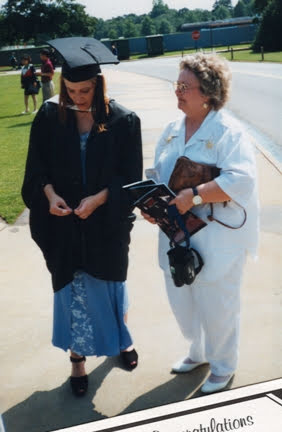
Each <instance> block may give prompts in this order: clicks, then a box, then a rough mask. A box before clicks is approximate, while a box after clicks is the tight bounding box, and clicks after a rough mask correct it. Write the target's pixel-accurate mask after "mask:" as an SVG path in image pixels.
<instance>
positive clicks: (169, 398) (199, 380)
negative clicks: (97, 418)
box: [120, 365, 209, 414]
mask: <svg viewBox="0 0 282 432" xmlns="http://www.w3.org/2000/svg"><path fill="white" fill-rule="evenodd" d="M171 375H172V376H173V378H172V379H171V380H170V381H167V382H166V383H164V384H162V385H160V386H158V387H156V388H154V389H153V390H150V391H149V392H147V393H145V394H143V395H142V396H139V397H138V398H137V399H135V400H134V401H133V402H132V403H131V404H130V405H128V407H126V408H125V410H124V411H123V412H121V413H120V414H128V413H130V412H134V411H140V410H144V409H149V408H154V407H157V406H161V405H166V404H170V403H175V402H181V401H183V400H185V399H193V398H196V397H199V396H203V394H202V392H201V390H200V387H201V386H202V384H203V383H204V381H205V380H206V378H207V377H208V375H209V365H203V366H201V367H199V368H197V369H195V370H193V371H192V372H190V373H184V374H171Z"/></svg>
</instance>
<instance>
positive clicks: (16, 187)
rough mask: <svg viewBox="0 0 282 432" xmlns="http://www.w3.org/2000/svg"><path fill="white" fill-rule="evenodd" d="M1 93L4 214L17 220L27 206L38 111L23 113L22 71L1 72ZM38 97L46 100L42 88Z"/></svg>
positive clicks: (0, 206)
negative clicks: (25, 187) (24, 191)
mask: <svg viewBox="0 0 282 432" xmlns="http://www.w3.org/2000/svg"><path fill="white" fill-rule="evenodd" d="M56 75H58V74H56ZM56 79H57V77H56ZM55 85H56V80H55ZM57 88H58V86H57ZM0 94H1V99H0V216H1V217H2V218H3V219H4V220H5V221H6V222H8V223H13V222H15V220H16V219H17V217H18V216H19V215H20V214H21V212H22V211H23V209H24V203H23V201H22V199H21V194H20V191H21V185H22V181H23V175H24V168H25V160H26V153H27V147H28V140H29V131H30V127H31V123H32V120H33V118H34V115H32V114H27V115H22V114H21V112H22V111H23V110H24V93H23V89H21V87H20V73H19V74H17V75H6V76H0ZM29 99H30V102H29V108H30V110H31V111H32V108H33V103H32V99H31V97H30V98H29ZM37 99H38V106H39V105H40V104H41V103H42V94H41V91H40V93H39V95H38V97H37Z"/></svg>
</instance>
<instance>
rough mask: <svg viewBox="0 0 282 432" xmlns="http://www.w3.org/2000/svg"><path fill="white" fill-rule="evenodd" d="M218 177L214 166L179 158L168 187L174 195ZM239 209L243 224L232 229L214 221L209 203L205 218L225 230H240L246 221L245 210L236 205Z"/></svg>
mask: <svg viewBox="0 0 282 432" xmlns="http://www.w3.org/2000/svg"><path fill="white" fill-rule="evenodd" d="M219 175H220V169H219V168H217V167H215V166H210V165H205V164H201V163H198V162H194V161H192V160H191V159H189V158H188V157H187V156H180V157H179V158H178V159H177V161H176V163H175V166H174V168H173V171H172V173H171V176H170V179H169V182H168V187H169V188H170V189H171V190H172V191H173V192H175V193H176V194H177V193H178V192H179V191H181V190H182V189H186V188H191V187H196V186H198V185H200V184H202V183H207V182H209V181H211V180H213V179H214V178H215V177H218V176H219ZM223 205H224V207H225V206H226V205H227V201H225V202H224V203H223ZM237 205H238V206H239V207H241V208H242V209H243V211H244V220H243V222H242V223H241V224H240V225H239V226H237V227H233V226H231V225H228V224H226V223H224V222H221V221H220V220H218V219H215V218H214V216H213V204H212V203H210V209H211V213H210V215H208V216H207V218H208V220H209V221H215V222H217V223H219V224H221V225H223V226H225V227H227V228H231V229H238V228H241V227H242V226H243V225H244V223H245V222H246V220H247V213H246V210H245V209H244V208H243V207H242V206H240V204H238V203H237Z"/></svg>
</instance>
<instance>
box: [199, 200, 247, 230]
mask: <svg viewBox="0 0 282 432" xmlns="http://www.w3.org/2000/svg"><path fill="white" fill-rule="evenodd" d="M236 204H237V205H238V206H239V207H241V208H242V209H243V211H244V220H243V222H242V223H241V225H239V226H236V227H234V226H231V225H228V224H226V223H224V222H221V221H220V220H218V219H216V218H215V217H214V216H213V204H212V203H210V209H211V214H210V215H208V216H207V218H208V220H209V221H210V222H213V221H214V222H217V223H219V224H220V225H223V226H225V227H226V228H230V229H239V228H242V226H243V225H244V224H245V222H246V220H247V212H246V210H245V209H244V207H242V206H241V205H240V204H238V203H236Z"/></svg>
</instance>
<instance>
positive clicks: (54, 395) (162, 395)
mask: <svg viewBox="0 0 282 432" xmlns="http://www.w3.org/2000/svg"><path fill="white" fill-rule="evenodd" d="M114 367H119V363H118V360H117V359H116V358H107V359H106V360H105V361H104V362H103V363H102V364H101V365H100V366H98V367H97V368H96V369H95V370H93V371H92V372H91V373H90V374H89V390H88V393H87V395H86V396H85V397H83V398H81V399H80V398H76V397H74V396H73V395H72V393H71V391H70V385H69V380H67V381H66V382H64V383H63V384H62V385H61V386H60V387H57V388H55V389H53V390H51V391H38V392H35V393H33V394H32V395H31V396H30V397H29V398H27V399H26V400H24V401H23V402H21V403H19V404H17V405H15V406H14V407H12V408H10V409H9V410H8V411H6V412H5V413H4V414H3V420H4V424H5V428H6V432H26V431H28V432H46V431H54V430H57V429H62V428H67V427H71V426H75V425H78V424H84V423H90V422H93V421H96V420H102V419H105V418H107V416H105V415H103V414H102V413H99V412H98V411H95V405H94V404H93V398H94V397H95V394H96V392H97V390H98V389H99V387H100V386H101V385H102V383H103V381H104V379H105V378H106V376H107V375H108V374H109V373H110V371H111V370H112V368H114ZM208 373H209V367H208V365H203V366H202V367H200V368H197V369H195V371H193V372H191V373H189V374H181V375H173V378H172V379H171V380H170V381H168V382H166V383H164V384H162V385H160V386H158V387H156V388H154V389H153V390H150V391H149V392H147V393H145V394H143V395H141V396H139V397H137V398H136V399H135V400H134V401H133V402H132V403H131V404H130V405H129V406H128V407H126V408H125V409H124V410H123V411H122V412H121V413H119V415H121V414H126V413H130V412H134V411H140V410H144V409H149V408H153V407H157V406H160V405H164V404H168V403H173V402H179V401H183V400H184V399H189V398H194V397H198V396H201V391H200V386H201V385H202V383H203V382H204V380H205V379H206V377H207V375H208ZM136 384H137V383H136ZM116 390H117V394H118V389H116ZM120 396H121V395H120ZM121 397H122V396H121Z"/></svg>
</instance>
